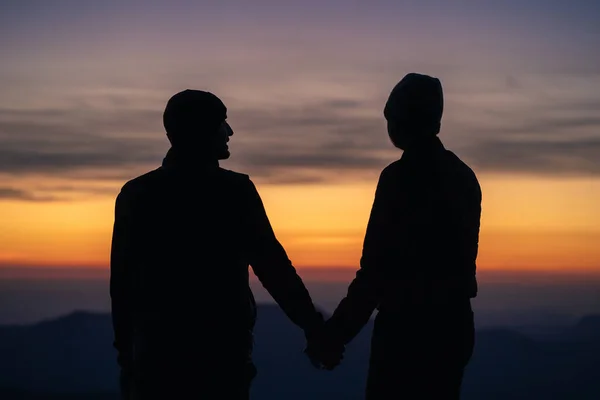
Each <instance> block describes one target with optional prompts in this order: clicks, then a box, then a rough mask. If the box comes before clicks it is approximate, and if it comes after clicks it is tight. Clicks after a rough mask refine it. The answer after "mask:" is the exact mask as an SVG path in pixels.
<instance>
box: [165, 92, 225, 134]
mask: <svg viewBox="0 0 600 400" xmlns="http://www.w3.org/2000/svg"><path fill="white" fill-rule="evenodd" d="M226 118H227V108H226V107H225V104H223V102H222V101H221V99H219V98H218V97H217V96H215V95H214V94H212V93H210V92H204V91H202V90H192V89H186V90H184V91H182V92H179V93H177V94H175V95H174V96H173V97H171V98H170V99H169V101H168V102H167V106H166V108H165V112H164V114H163V125H164V127H165V130H166V131H167V133H169V134H177V133H178V132H184V131H186V129H187V128H194V129H198V128H200V129H208V130H212V129H217V128H218V127H219V125H220V124H221V123H222V122H223V121H225V119H226Z"/></svg>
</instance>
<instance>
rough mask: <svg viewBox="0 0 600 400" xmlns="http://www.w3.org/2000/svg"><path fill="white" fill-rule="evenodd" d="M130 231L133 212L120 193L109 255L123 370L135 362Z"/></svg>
mask: <svg viewBox="0 0 600 400" xmlns="http://www.w3.org/2000/svg"><path fill="white" fill-rule="evenodd" d="M131 234H132V232H131V214H130V210H129V206H128V204H127V197H126V195H125V194H124V193H123V192H121V193H119V195H118V196H117V200H116V203H115V222H114V227H113V236H112V246H111V254H110V297H111V307H112V322H113V329H114V335H115V341H114V347H115V348H116V349H117V353H118V358H117V361H118V363H119V366H120V367H121V368H122V369H128V368H129V367H130V366H131V361H132V342H133V338H132V337H133V327H132V315H131V314H132V310H131V308H132V304H131V289H130V288H131V285H130V282H131V267H132V266H131V265H130V260H131V257H130V254H131V243H130V241H131Z"/></svg>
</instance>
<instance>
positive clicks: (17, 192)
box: [0, 187, 57, 201]
mask: <svg viewBox="0 0 600 400" xmlns="http://www.w3.org/2000/svg"><path fill="white" fill-rule="evenodd" d="M0 200H20V201H55V200H57V198H56V197H54V196H43V195H42V196H40V195H37V194H35V193H32V192H29V191H26V190H21V189H16V188H12V187H0Z"/></svg>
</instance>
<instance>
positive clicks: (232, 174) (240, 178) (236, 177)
mask: <svg viewBox="0 0 600 400" xmlns="http://www.w3.org/2000/svg"><path fill="white" fill-rule="evenodd" d="M217 174H219V177H220V178H221V179H226V180H228V181H231V182H233V183H240V184H245V183H248V182H249V181H250V176H249V175H247V174H243V173H241V172H236V171H232V170H230V169H225V168H222V167H219V169H217Z"/></svg>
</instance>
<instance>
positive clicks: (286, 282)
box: [247, 180, 323, 335]
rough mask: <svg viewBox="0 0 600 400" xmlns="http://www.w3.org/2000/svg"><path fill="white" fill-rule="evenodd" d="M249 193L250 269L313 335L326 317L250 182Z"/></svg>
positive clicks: (302, 326) (287, 312)
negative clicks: (323, 315)
mask: <svg viewBox="0 0 600 400" xmlns="http://www.w3.org/2000/svg"><path fill="white" fill-rule="evenodd" d="M248 190H249V197H248V198H249V200H248V201H249V207H248V208H247V213H248V215H247V220H248V224H249V231H248V241H249V247H248V249H249V255H250V260H249V261H250V265H251V266H252V269H253V271H254V273H255V275H256V276H257V277H258V279H259V280H260V282H261V283H262V285H263V286H264V287H265V289H266V290H267V291H268V292H269V294H270V295H271V296H272V297H273V299H274V300H275V301H276V302H277V304H279V306H280V307H281V308H282V309H283V311H284V312H285V314H286V315H287V316H288V318H289V319H290V320H291V321H292V322H293V323H294V324H296V325H298V326H299V327H300V328H302V329H303V330H304V331H305V333H306V334H307V335H310V333H311V332H314V331H315V330H317V329H319V328H321V326H322V322H323V319H322V318H323V317H322V315H321V314H320V313H319V312H317V310H316V309H315V306H314V304H313V302H312V299H311V297H310V294H309V293H308V291H307V290H306V287H305V286H304V283H303V282H302V279H301V278H300V277H299V276H298V274H297V273H296V269H295V268H294V267H293V265H292V263H291V261H290V260H289V258H288V256H287V254H286V252H285V250H284V248H283V246H282V245H281V244H280V243H279V241H278V240H277V238H276V237H275V233H274V232H273V229H272V227H271V223H270V222H269V218H268V217H267V213H266V211H265V208H264V205H263V203H262V200H261V198H260V195H259V194H258V191H257V190H256V187H255V186H254V184H253V183H252V181H250V180H248Z"/></svg>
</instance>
